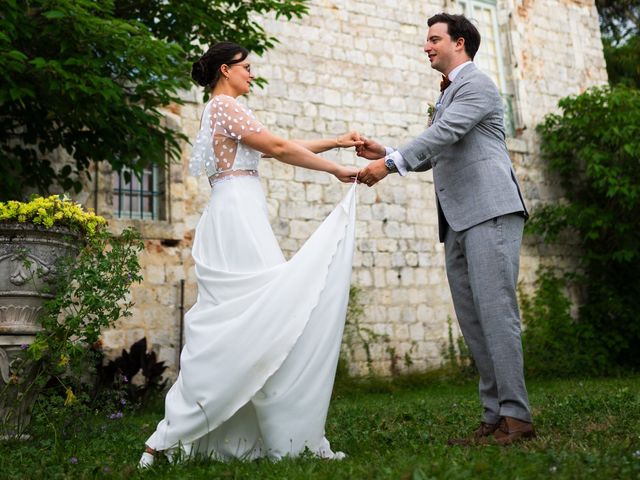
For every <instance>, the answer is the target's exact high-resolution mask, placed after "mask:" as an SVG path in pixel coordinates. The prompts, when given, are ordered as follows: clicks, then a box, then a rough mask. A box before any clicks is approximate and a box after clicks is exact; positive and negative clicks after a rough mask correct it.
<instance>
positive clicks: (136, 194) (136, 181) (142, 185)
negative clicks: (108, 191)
mask: <svg viewBox="0 0 640 480" xmlns="http://www.w3.org/2000/svg"><path fill="white" fill-rule="evenodd" d="M111 178H112V187H113V188H112V191H113V215H114V216H115V217H117V218H137V219H142V220H164V218H165V208H164V203H165V178H164V172H163V171H162V170H161V169H160V168H158V167H157V166H155V165H154V166H151V167H149V168H146V169H144V171H143V172H142V176H141V177H140V178H138V177H137V176H136V175H135V173H133V172H132V170H131V169H128V168H125V169H123V170H122V171H121V172H113V173H112V177H111ZM127 178H129V181H127Z"/></svg>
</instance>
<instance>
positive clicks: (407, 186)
mask: <svg viewBox="0 0 640 480" xmlns="http://www.w3.org/2000/svg"><path fill="white" fill-rule="evenodd" d="M440 11H448V12H454V13H456V12H464V13H465V14H467V16H468V17H470V18H472V19H473V20H474V21H475V22H476V24H477V26H478V27H479V29H480V31H481V33H482V36H483V41H482V45H481V48H480V51H479V53H478V55H477V57H476V63H477V64H478V65H479V66H480V67H481V68H482V69H483V70H484V71H486V72H487V73H489V74H490V75H491V76H492V78H493V79H494V80H495V82H496V84H497V85H498V87H499V89H500V91H501V92H502V94H503V97H504V102H505V106H506V109H505V111H506V115H505V122H506V125H507V130H508V137H509V138H508V147H509V149H510V151H511V154H512V160H513V163H514V166H515V169H516V172H517V174H518V177H519V179H520V181H521V185H522V187H523V191H524V195H525V200H526V202H527V204H528V207H529V208H530V209H532V208H535V207H536V206H537V205H539V204H541V203H544V202H553V201H555V200H557V199H558V198H559V195H560V191H559V190H558V189H557V187H556V185H555V184H554V181H553V179H551V178H549V177H548V175H547V174H546V173H545V170H544V167H543V165H542V163H541V161H540V158H539V153H538V150H539V149H538V146H539V145H538V142H539V140H538V137H537V136H536V133H535V126H536V125H537V124H538V123H540V121H541V120H542V119H543V117H544V116H545V115H546V114H548V113H549V112H553V111H555V110H556V109H557V102H558V100H559V99H560V98H562V97H564V96H566V95H570V94H576V93H580V92H582V91H584V90H585V89H587V88H589V87H591V86H594V85H599V84H604V83H606V82H607V76H606V70H605V63H604V57H603V54H602V43H601V39H600V31H599V27H598V18H597V11H596V8H595V6H594V1H593V0H464V1H461V0H428V1H425V0H420V1H418V0H400V1H396V0H369V1H367V2H364V1H357V0H312V1H310V12H309V15H307V16H305V17H304V18H302V19H299V20H293V21H287V20H286V19H279V20H276V19H274V18H265V19H264V22H263V26H264V28H265V30H266V31H267V32H268V33H270V34H273V35H275V36H276V37H277V38H278V39H279V40H280V43H278V44H277V45H276V47H275V48H274V49H273V50H271V51H270V52H268V54H266V55H265V56H264V57H262V58H253V59H252V69H255V72H256V74H257V75H259V76H261V77H264V78H265V79H267V80H268V82H269V83H268V85H267V86H266V87H265V88H264V89H255V90H254V92H253V93H252V94H251V95H250V96H249V97H248V98H247V99H246V100H245V101H246V103H247V104H248V105H249V106H250V107H251V108H252V109H253V110H254V112H255V113H256V115H257V117H258V118H259V119H260V120H261V121H262V122H263V123H264V124H265V126H267V128H269V129H270V130H272V131H273V132H274V133H276V134H279V135H282V136H285V137H288V138H318V137H335V136H336V135H338V134H340V133H342V132H344V131H346V130H349V129H355V130H358V131H360V132H362V133H363V134H365V135H368V136H371V137H373V138H376V139H378V140H380V141H382V142H383V143H385V144H388V145H398V144H400V143H402V142H405V141H406V140H408V139H410V138H412V137H413V136H415V135H417V134H418V133H420V132H421V131H422V130H423V129H424V128H425V126H426V112H427V108H428V105H429V103H433V102H434V100H435V99H436V98H437V95H438V86H439V75H438V74H437V72H436V71H434V70H432V69H431V68H430V66H429V63H428V59H427V57H426V55H425V54H424V52H423V51H422V48H423V44H424V40H425V36H426V29H427V27H426V20H427V18H428V17H430V16H431V15H433V14H435V13H437V12H440ZM184 99H185V101H186V103H185V104H184V105H181V106H177V105H171V106H169V107H168V108H167V110H166V122H167V123H168V124H169V125H171V126H172V127H173V128H175V129H177V130H180V131H181V132H184V133H185V134H186V135H187V136H188V137H190V138H193V137H194V135H195V133H196V132H197V130H198V126H199V121H200V114H201V112H202V108H203V104H202V91H199V90H196V89H194V90H192V91H189V92H184ZM189 154H190V145H188V144H185V145H184V149H183V152H182V162H181V163H175V164H172V165H171V166H170V168H169V169H168V171H166V172H162V171H158V170H151V171H149V172H147V174H146V176H145V178H144V179H143V182H142V184H140V182H137V181H134V184H133V185H126V184H125V183H124V181H123V179H121V178H119V177H118V175H117V174H114V173H112V172H110V171H107V170H102V171H100V172H99V175H95V176H94V177H93V178H94V179H95V183H94V185H93V187H92V189H90V192H91V193H90V195H89V197H88V198H86V204H87V205H88V206H93V207H94V208H95V209H96V211H97V212H98V213H99V214H101V215H104V216H106V217H107V218H109V219H110V222H111V225H112V226H113V227H114V228H115V229H119V228H122V227H123V226H125V225H134V226H136V227H138V228H139V229H140V230H141V231H142V233H143V236H144V238H145V244H146V250H145V252H144V254H143V255H142V259H141V260H142V264H143V267H144V269H143V274H144V282H143V283H142V284H141V285H139V286H136V287H135V288H134V289H133V290H132V293H131V295H132V297H133V300H134V301H135V303H136V306H135V308H134V312H133V313H134V314H133V316H132V317H131V318H128V319H126V320H123V321H121V323H119V324H118V326H117V328H115V329H113V330H110V331H107V332H105V334H104V344H105V346H106V347H107V350H108V351H111V353H114V354H115V353H118V352H119V351H120V349H122V348H128V347H129V346H130V345H131V344H132V343H133V342H134V341H136V340H138V339H140V338H142V337H143V336H146V337H147V339H148V341H149V342H150V344H152V345H153V348H154V350H155V351H156V352H157V353H158V354H159V357H160V359H162V360H165V361H166V362H167V363H168V364H169V365H170V367H171V368H170V370H169V374H170V375H175V372H176V366H177V363H178V357H179V351H180V347H181V342H182V341H183V339H182V336H181V334H180V332H181V319H182V317H183V313H184V312H185V311H186V310H188V308H189V307H190V306H191V305H192V304H193V303H194V301H195V297H196V286H195V279H194V269H193V262H192V260H191V257H190V248H191V244H192V238H193V232H194V227H195V225H196V223H197V220H198V218H199V215H200V212H201V211H202V209H203V208H204V205H205V204H206V202H207V200H208V196H209V185H208V183H207V180H206V178H204V177H201V178H195V177H191V176H188V173H187V163H188V158H189ZM327 156H328V157H329V158H332V159H336V160H338V161H340V162H343V163H345V164H350V165H358V166H362V165H363V164H364V163H365V161H364V160H362V159H358V158H357V157H355V155H354V154H353V153H352V152H351V151H337V152H334V153H331V154H328V155H327ZM100 168H103V167H100ZM260 175H261V178H262V183H263V185H264V188H265V191H266V193H267V197H268V204H269V209H270V214H271V218H272V225H273V228H274V231H275V233H276V235H277V237H278V239H279V241H280V244H281V246H282V248H283V250H284V251H285V254H287V255H289V256H290V255H291V254H292V253H293V252H295V251H296V250H298V248H299V247H300V245H301V244H302V243H303V242H304V240H305V239H306V238H307V237H308V236H309V235H310V234H311V232H313V231H314V229H315V228H316V227H317V226H318V225H319V223H320V222H321V220H322V219H323V218H324V217H325V215H326V214H327V213H328V212H329V211H331V209H332V208H333V206H334V205H335V204H336V202H338V201H339V200H340V199H341V198H342V195H343V194H344V192H345V191H346V189H347V188H349V187H348V186H346V185H343V184H340V183H339V182H337V180H335V179H333V178H330V176H329V175H327V174H321V173H318V172H311V171H304V170H302V169H298V168H294V167H291V166H288V165H285V164H282V163H279V162H277V161H275V160H269V159H265V160H263V161H262V162H261V166H260ZM358 188H359V193H358V202H359V205H358V213H357V217H358V226H357V246H356V253H355V258H354V269H353V280H352V282H353V285H354V286H356V290H357V292H358V295H357V297H358V298H357V300H358V302H359V304H360V305H361V306H362V314H361V315H360V316H359V317H358V322H359V325H360V329H361V333H363V334H364V336H365V337H366V336H367V335H369V337H370V338H371V341H370V347H371V356H372V360H373V367H374V368H375V369H376V371H379V372H389V371H390V369H405V368H408V367H407V366H406V365H405V364H404V359H405V358H406V357H408V358H410V359H411V361H412V366H411V367H410V368H413V369H418V370H424V369H428V368H434V367H437V366H439V365H440V362H441V356H442V353H441V352H442V348H443V346H444V345H445V344H446V342H447V338H448V324H447V319H448V318H452V319H454V322H453V330H454V332H453V333H454V335H457V332H458V330H457V326H456V324H455V315H454V312H453V305H452V302H451V298H450V294H449V289H448V285H447V281H446V278H445V269H444V251H443V246H442V245H441V244H439V243H438V235H437V213H436V206H435V199H434V193H433V185H432V175H431V173H429V172H427V173H420V174H410V175H409V176H408V177H406V178H399V177H397V176H396V175H393V176H390V177H388V178H387V179H386V180H385V181H383V182H382V183H381V184H379V185H378V186H376V187H375V188H371V189H368V188H367V187H365V186H360V187H358ZM571 262H572V258H571V254H570V249H564V250H563V249H560V248H558V247H548V246H544V245H541V244H540V243H539V242H538V241H537V240H536V239H532V238H528V239H526V241H525V245H524V248H523V252H522V257H521V274H520V279H521V282H522V285H523V287H524V288H525V289H526V288H531V285H532V283H533V282H534V281H535V279H536V271H537V269H538V267H539V266H541V265H545V264H553V265H567V264H570V263H571ZM352 328H353V327H352ZM352 332H353V330H352ZM372 332H373V333H374V334H376V335H379V336H376V335H374V336H371V333H372ZM352 337H353V338H352V344H351V345H350V346H351V347H353V348H354V355H353V356H350V357H349V358H350V360H351V364H350V368H351V371H352V372H354V373H357V372H363V371H365V369H366V367H367V362H366V359H367V358H366V355H365V350H364V348H362V345H361V344H358V342H357V341H356V340H354V339H355V338H356V337H357V336H352ZM346 347H348V346H345V351H347V350H349V349H348V348H346Z"/></svg>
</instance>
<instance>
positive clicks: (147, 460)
mask: <svg viewBox="0 0 640 480" xmlns="http://www.w3.org/2000/svg"><path fill="white" fill-rule="evenodd" d="M155 459H156V458H155V457H154V456H153V454H151V453H149V452H144V453H143V454H142V457H140V461H139V462H138V468H139V469H143V468H149V467H151V466H152V465H153V462H154V461H155Z"/></svg>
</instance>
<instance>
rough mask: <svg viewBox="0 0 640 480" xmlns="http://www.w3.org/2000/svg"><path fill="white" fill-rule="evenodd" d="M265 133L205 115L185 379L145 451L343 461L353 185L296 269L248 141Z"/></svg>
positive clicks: (214, 112) (232, 114) (224, 99)
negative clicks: (205, 179) (334, 419)
mask: <svg viewBox="0 0 640 480" xmlns="http://www.w3.org/2000/svg"><path fill="white" fill-rule="evenodd" d="M262 128H263V127H262V125H261V124H260V123H259V122H258V121H257V120H256V119H255V117H254V116H253V114H252V113H251V112H250V111H249V110H248V109H247V108H246V107H243V106H242V105H241V104H239V103H237V102H236V100H235V99H233V98H232V97H228V96H222V95H220V96H216V97H214V98H213V99H211V101H210V102H209V103H208V104H207V105H206V107H205V111H204V113H203V119H202V125H201V129H200V132H199V134H198V138H197V140H196V144H195V145H194V151H193V156H192V161H191V165H190V167H191V171H192V173H199V171H200V170H201V169H202V167H203V166H204V169H205V171H206V173H207V175H209V179H210V183H211V185H212V191H211V198H210V200H209V204H208V205H207V207H206V209H205V211H204V213H203V214H202V217H201V219H200V221H199V223H198V225H197V227H196V234H195V240H194V245H193V258H194V260H195V269H196V277H197V282H198V298H197V301H196V303H195V305H194V306H193V308H191V310H189V312H188V313H187V314H186V318H185V324H186V344H185V347H184V349H183V351H182V354H181V357H180V360H181V361H180V365H181V371H180V374H179V375H178V379H177V381H176V383H175V384H174V385H173V386H172V388H171V390H170V391H169V392H168V394H167V397H166V401H165V417H164V419H163V420H162V421H161V422H160V423H159V424H158V427H157V429H156V431H155V432H154V433H153V435H151V437H150V438H149V439H148V440H147V441H146V444H147V445H148V446H149V447H150V448H152V449H154V450H156V451H164V452H165V453H167V454H169V455H172V454H173V453H175V452H177V451H181V452H182V454H183V455H186V456H191V455H194V454H204V455H207V456H211V457H212V458H214V459H217V460H223V461H224V460H230V459H234V458H239V459H247V460H250V459H255V458H258V457H264V456H266V457H271V458H281V457H283V456H287V455H289V456H295V455H298V454H300V453H302V452H303V451H305V449H308V450H309V451H310V452H312V453H313V454H315V455H317V456H319V457H323V458H341V455H340V452H337V453H334V452H333V451H332V450H331V448H330V445H329V442H328V441H327V439H326V438H325V434H324V425H325V420H326V417H327V410H328V407H329V400H330V397H331V391H332V387H333V381H334V376H335V370H336V365H337V361H338V355H339V352H340V343H341V338H342V332H343V327H344V320H345V313H346V307H347V302H348V293H349V282H350V276H351V264H352V256H353V245H354V225H355V185H354V186H352V187H351V188H350V190H349V192H348V193H347V195H346V197H345V198H344V199H343V201H342V202H341V203H340V204H339V205H338V206H337V207H336V208H335V209H334V211H333V212H332V213H331V214H330V215H329V216H328V217H327V219H326V220H325V221H324V222H323V223H322V225H321V226H320V227H319V228H318V230H317V231H316V232H315V233H314V234H313V235H312V236H311V238H309V240H308V241H307V242H306V243H305V244H304V246H303V247H302V248H301V249H300V251H299V252H298V253H297V254H295V256H294V257H293V258H291V259H290V260H289V261H285V258H284V256H283V254H282V252H281V250H280V247H279V246H278V243H277V241H276V238H275V236H274V234H273V231H272V229H271V226H270V224H269V221H268V220H269V219H268V215H267V206H266V201H265V197H264V193H263V190H262V187H261V183H260V180H259V177H258V176H257V166H258V160H259V159H260V153H259V152H257V151H255V150H252V149H250V148H248V147H247V146H245V145H244V144H243V143H242V142H241V140H242V137H243V136H247V135H251V134H252V133H254V132H259V131H260V130H261V129H262Z"/></svg>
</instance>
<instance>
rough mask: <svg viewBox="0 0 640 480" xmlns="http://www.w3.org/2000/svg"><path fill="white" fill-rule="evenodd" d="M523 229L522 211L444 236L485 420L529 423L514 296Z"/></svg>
mask: <svg viewBox="0 0 640 480" xmlns="http://www.w3.org/2000/svg"><path fill="white" fill-rule="evenodd" d="M523 227H524V218H523V217H522V216H521V215H518V214H508V215H502V216H499V217H496V218H493V219H490V220H488V221H486V222H483V223H480V224H478V225H475V226H473V227H471V228H469V229H466V230H463V231H460V232H455V231H453V230H452V229H451V228H447V232H446V235H445V242H444V243H445V259H446V264H447V277H448V280H449V287H450V288H451V295H452V297H453V304H454V307H455V310H456V315H457V317H458V322H459V324H460V329H461V330H462V334H463V336H464V339H465V341H466V343H467V345H468V346H469V350H470V351H471V354H472V355H473V359H474V360H475V363H476V366H477V368H478V371H479V373H480V386H479V389H480V400H481V402H482V406H483V408H484V416H483V421H485V422H487V423H497V422H498V421H499V419H500V417H502V416H509V417H514V418H517V419H519V420H523V421H526V422H531V412H530V408H529V399H528V396H527V389H526V387H525V382H524V373H523V360H522V342H521V339H520V313H519V310H518V303H517V299H516V284H517V281H518V269H519V265H520V244H521V242H522V230H523Z"/></svg>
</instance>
